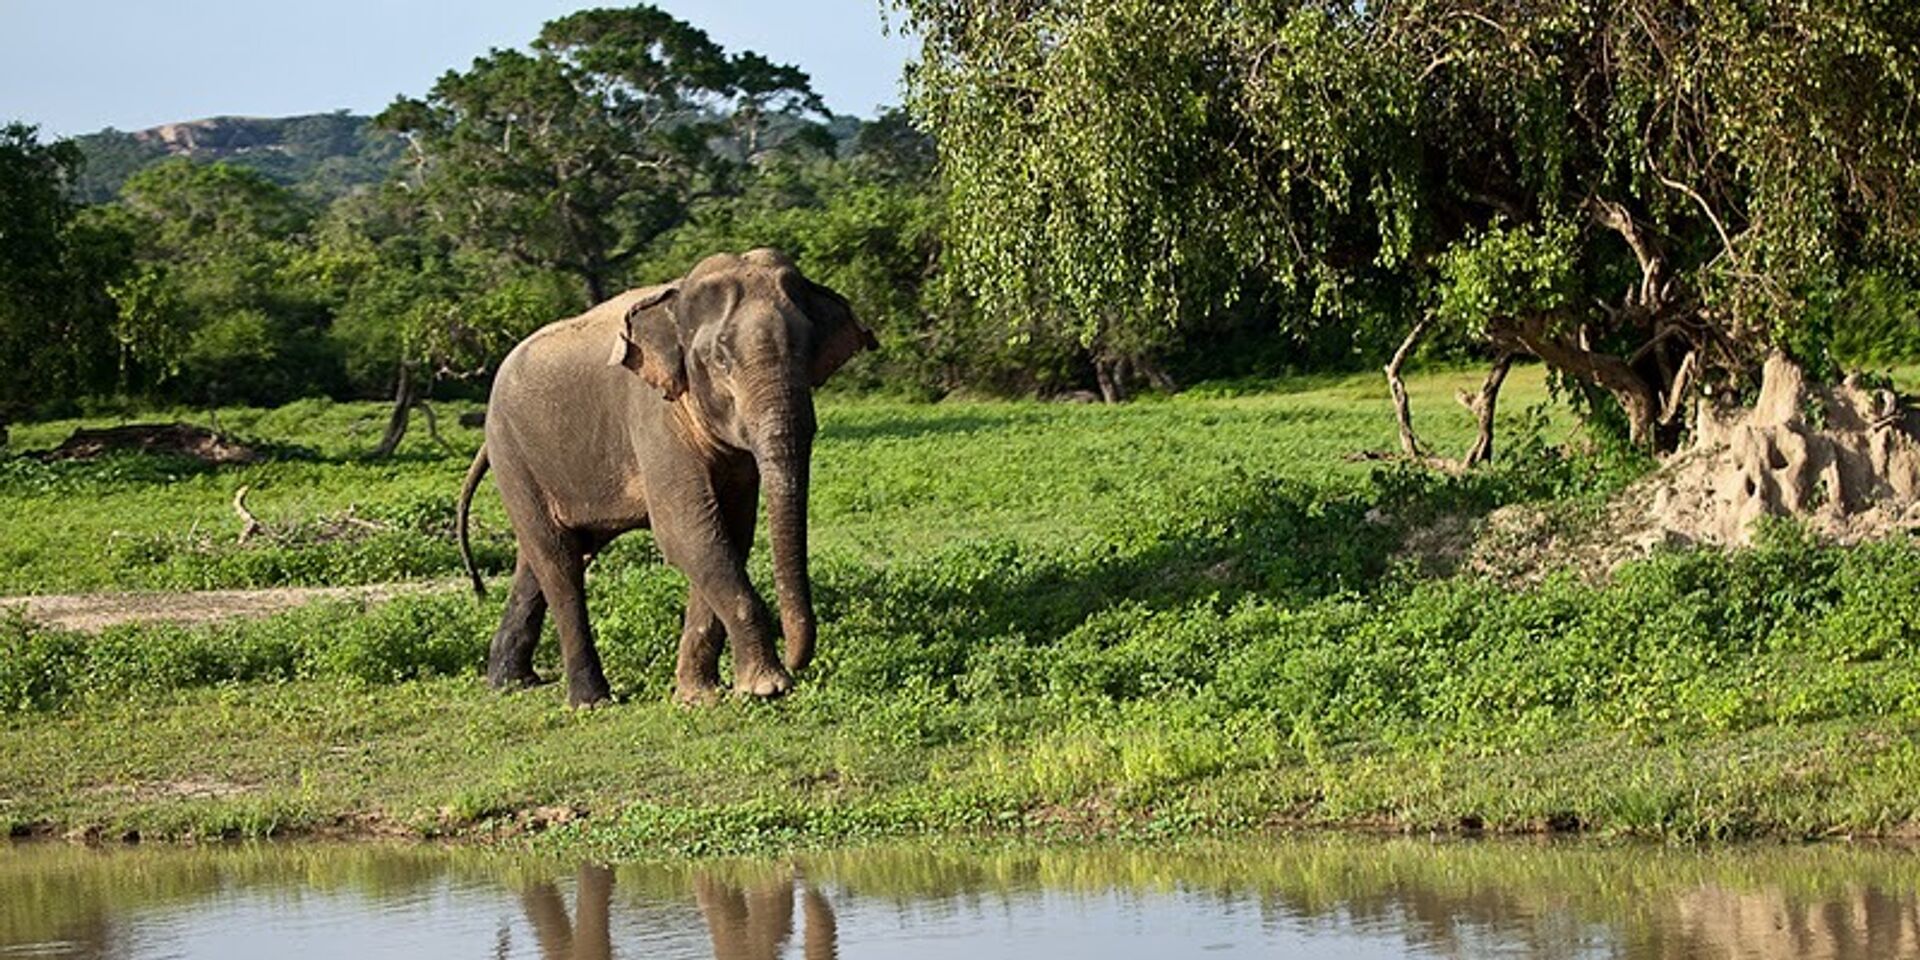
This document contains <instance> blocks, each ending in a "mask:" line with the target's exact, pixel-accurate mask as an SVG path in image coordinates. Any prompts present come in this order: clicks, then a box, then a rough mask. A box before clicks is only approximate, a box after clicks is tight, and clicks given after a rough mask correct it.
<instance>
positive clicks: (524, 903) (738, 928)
mask: <svg viewBox="0 0 1920 960" xmlns="http://www.w3.org/2000/svg"><path fill="white" fill-rule="evenodd" d="M577 886H578V890H579V896H578V897H577V898H576V905H575V907H574V916H573V919H572V920H571V921H569V920H568V918H567V904H566V901H565V900H563V899H561V897H560V891H559V890H558V889H556V888H555V887H554V885H553V884H551V883H537V884H534V885H533V886H530V887H528V888H527V889H526V890H525V891H524V892H523V893H521V895H520V904H521V908H522V909H523V910H525V911H526V914H527V922H528V923H529V924H530V925H532V927H533V934H534V938H535V939H536V940H538V941H539V942H540V956H541V957H542V958H544V960H609V958H611V957H612V956H613V930H612V925H611V923H610V913H611V905H612V901H613V871H612V870H609V869H607V868H606V867H601V866H593V865H583V866H581V868H580V873H579V878H578V881H577ZM796 886H799V887H801V897H800V899H801V903H802V910H803V911H804V912H805V915H806V930H805V932H804V933H803V934H802V936H801V949H802V955H803V956H804V957H805V958H806V960H833V958H834V957H835V956H837V955H838V952H839V946H838V944H839V935H838V928H837V924H836V921H835V920H834V915H833V906H832V905H831V904H829V903H827V898H826V897H825V896H822V895H821V893H820V891H818V890H816V889H814V888H813V886H812V885H810V884H808V885H802V884H801V883H800V881H799V878H798V877H797V876H796V875H794V874H792V873H788V874H786V875H784V876H781V877H778V878H775V879H773V880H770V881H768V882H766V883H762V884H758V885H755V886H752V887H745V888H743V887H740V886H737V885H734V884H731V883H727V882H726V881H724V880H720V879H718V878H716V877H713V876H711V875H707V874H700V875H697V876H695V877H694V879H693V894H694V900H695V902H696V903H698V904H699V906H700V913H701V915H702V916H704V917H705V918H706V921H707V932H708V933H709V934H710V935H711V936H712V938H713V956H714V960H773V958H776V957H779V956H780V954H781V952H782V950H783V949H784V948H785V946H786V944H787V941H788V940H789V939H791V938H792V936H793V894H794V888H795V887H796ZM501 952H502V954H504V953H505V952H506V951H505V950H502V951H501Z"/></svg>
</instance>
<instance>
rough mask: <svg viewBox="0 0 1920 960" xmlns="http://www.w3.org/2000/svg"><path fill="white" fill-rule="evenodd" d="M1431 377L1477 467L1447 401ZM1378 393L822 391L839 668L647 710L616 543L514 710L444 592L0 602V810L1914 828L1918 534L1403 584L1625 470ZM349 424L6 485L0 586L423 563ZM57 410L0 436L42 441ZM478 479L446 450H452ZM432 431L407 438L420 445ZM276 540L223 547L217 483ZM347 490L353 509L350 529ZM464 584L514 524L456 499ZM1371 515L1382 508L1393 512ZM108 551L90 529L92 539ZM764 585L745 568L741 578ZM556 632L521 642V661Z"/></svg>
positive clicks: (1539, 391) (676, 593) (570, 825)
mask: <svg viewBox="0 0 1920 960" xmlns="http://www.w3.org/2000/svg"><path fill="white" fill-rule="evenodd" d="M1471 379H1472V377H1471V375H1470V374H1458V375H1455V374H1436V375H1430V376H1427V377H1423V378H1420V379H1419V380H1418V381H1416V383H1415V385H1414V386H1415V393H1416V402H1420V403H1421V407H1420V408H1419V409H1420V410H1421V412H1422V413H1424V414H1425V419H1424V420H1423V421H1422V428H1423V431H1424V432H1425V433H1426V434H1427V435H1428V436H1429V438H1430V439H1432V440H1434V441H1435V442H1436V443H1437V444H1439V445H1441V446H1442V447H1443V448H1444V447H1459V446H1463V445H1464V442H1465V440H1466V432H1467V422H1466V417H1465V414H1464V413H1463V412H1462V411H1460V410H1459V409H1458V408H1457V407H1455V406H1453V404H1452V403H1451V400H1450V395H1451V393H1452V391H1453V390H1454V389H1456V388H1457V387H1459V386H1462V385H1465V384H1467V383H1469V382H1470V381H1471ZM1380 393H1381V390H1380V389H1379V387H1378V386H1377V381H1376V380H1375V379H1373V378H1365V379H1353V380H1322V381H1315V382H1311V383H1306V384H1295V388H1294V389H1292V390H1289V391H1284V392H1283V391H1279V390H1274V389H1272V388H1268V389H1266V390H1264V391H1252V392H1245V393H1240V392H1234V391H1229V390H1215V391H1195V392H1193V393H1190V394H1187V395H1184V396H1181V397H1178V398H1174V399H1170V400H1158V401H1149V402H1144V403H1140V404H1136V405H1131V406H1127V407H1123V408H1104V407H1081V406H1068V405H1047V404H1034V403H985V402H982V403H947V404H940V405H935V406H925V405H911V404H899V403H891V402H883V401H876V400H832V401H829V402H827V403H826V404H825V405H824V408H823V412H822V421H823V425H824V426H823V434H822V437H821V440H820V443H819V447H818V449H817V451H816V459H815V462H816V477H817V480H816V495H815V499H814V504H813V516H814V523H815V535H814V542H815V551H814V564H813V567H814V573H815V584H816V588H815V592H816V597H817V603H818V608H819V613H820V615H821V619H822V638H823V641H822V650H821V656H820V659H819V661H818V662H817V665H816V666H815V667H814V668H812V670H810V672H809V675H808V676H807V677H805V678H804V682H803V684H802V686H801V688H800V689H799V690H798V691H797V692H796V693H795V694H794V695H793V696H791V697H789V698H787V699H786V700H784V701H781V702H778V703H773V704H746V703H731V704H725V705H722V706H719V707H716V708H712V709H703V710H693V711H686V710H680V709H676V708H673V707H671V706H669V705H668V704H667V703H666V702H665V701H666V693H667V690H668V685H669V683H670V680H671V673H672V663H671V656H672V647H673V639H674V637H675V636H676V634H677V629H678V622H679V610H680V604H681V602H682V599H683V596H684V594H683V583H682V581H681V580H680V578H679V577H678V575H677V574H675V573H674V572H673V571H671V570H669V569H667V568H665V567H663V566H661V565H660V564H659V563H658V562H657V559H656V557H655V556H654V554H653V551H652V549H651V547H650V545H649V543H648V541H647V539H646V538H645V536H644V535H635V536H630V537H629V538H627V539H626V540H625V541H623V542H622V545H621V546H620V547H619V548H617V549H614V550H611V551H609V552H608V553H607V554H606V555H605V556H603V557H602V559H601V560H600V561H598V562H597V564H596V567H595V569H594V572H593V574H592V576H591V577H590V584H589V590H590V604H591V608H592V611H593V613H594V616H595V618H596V626H597V628H598V630H599V635H600V642H601V645H602V652H603V656H604V658H605V660H606V662H607V671H608V675H609V678H610V679H611V680H612V682H613V684H614V687H615V692H616V695H618V696H619V697H621V699H622V701H623V702H621V703H620V704H619V705H617V706H614V707H612V708H609V709H603V710H598V711H592V712H583V713H576V712H570V711H567V710H565V709H564V708H563V707H561V705H560V704H561V700H560V695H559V691H557V690H555V689H553V688H545V689H540V690H535V691H531V692H528V693H523V694H517V695H512V696H499V695H495V694H493V693H491V692H489V691H487V690H486V689H485V688H484V685H483V683H482V682H481V681H480V679H479V677H478V675H477V674H478V669H479V666H480V664H481V660H482V657H483V655H484V649H485V642H486V638H487V636H488V634H489V633H490V631H491V628H492V626H493V620H494V618H495V616H496V615H497V604H498V603H499V597H498V591H496V592H495V597H494V599H493V601H492V602H490V603H488V604H486V605H477V604H475V603H474V602H473V601H472V600H471V599H470V598H469V597H467V596H465V595H464V594H461V593H459V592H457V591H447V592H442V593H429V594H425V595H416V596H406V597H402V598H399V599H396V600H393V601H390V602H387V603H384V604H380V605H377V606H372V607H362V606H359V605H353V604H343V603H333V604H324V605H317V606H313V607H309V608H306V609H301V610H296V611H291V612H288V613H284V614H281V615H277V616H274V617H271V618H267V619H263V620H256V621H246V622H233V623H226V624H219V625H213V626H201V627H193V628H187V627H163V626H151V625H149V626H123V627H118V628H111V629H108V630H107V631H105V632H103V633H101V634H99V635H98V636H83V635H79V634H74V633H68V632H63V631H58V630H52V629H47V628H44V627H41V626H38V625H35V624H32V623H29V622H28V621H26V620H25V619H23V618H21V617H19V616H12V617H9V618H6V619H3V620H0V821H5V822H6V823H7V824H9V825H11V826H13V827H14V828H16V829H36V828H38V829H82V830H90V829H98V830H102V831H106V832H108V833H119V832H124V831H128V830H137V831H140V832H141V833H142V834H143V835H147V836H181V835H207V834H229V833H238V834H244V835H264V834H274V833H280V832H288V831H301V830H315V829H320V830H325V829H348V830H355V831H358V830H368V829H400V830H408V831H416V832H423V833H429V834H455V835H461V836H472V837H496V838H497V837H503V836H513V835H520V834H521V833H522V832H524V831H525V830H526V829H527V827H528V820H529V816H530V814H529V811H535V810H539V809H542V808H561V809H564V810H566V811H568V812H567V813H565V814H562V815H558V816H555V815H552V813H551V810H549V812H548V813H545V814H540V815H539V816H538V819H540V820H543V821H556V820H563V821H566V822H565V823H564V824H561V825H558V826H554V827H552V828H551V829H547V830H545V831H543V832H540V833H539V834H538V840H537V842H538V843H539V844H540V845H542V846H545V847H548V848H554V849H560V848H567V849H572V848H584V849H591V850H595V851H598V852H600V853H604V854H614V855H626V856H633V855H645V854H660V853H672V854H681V853H697V854H712V853H734V852H755V851H765V850H768V849H776V848H784V847H791V846H796V845H812V844H826V843H835V842H841V841H847V840H856V839H869V838H873V837H879V836H897V835H916V834H925V833H940V834H953V833H967V834H974V833H987V834H1000V833H1020V834H1023V835H1042V836H1046V835H1067V836H1083V835H1088V834H1100V835H1121V836H1141V837H1160V836H1189V835H1194V834H1203V833H1238V832H1244V831H1249V830H1255V829H1260V828H1263V827H1270V826H1274V825H1287V824H1337V825H1378V826H1389V827H1399V828H1444V829H1479V828H1489V829H1502V830H1515V829H1566V828H1573V827H1579V828H1584V829H1589V830H1594V831H1599V832H1605V833H1631V834H1643V835H1655V836H1662V837H1684V838H1694V837H1733V836H1757V835H1776V836H1809V835H1820V834H1825V833H1829V832H1835V831H1840V832H1850V833H1898V832H1903V831H1905V830H1907V829H1909V827H1910V825H1911V824H1912V823H1913V822H1914V821H1915V820H1916V810H1915V807H1916V804H1917V803H1920V799H1917V796H1920V795H1916V794H1915V793H1914V792H1913V791H1912V790H1911V789H1909V786H1910V785H1911V784H1912V783H1914V782H1916V779H1915V778H1916V775H1920V748H1917V747H1916V742H1917V741H1916V740H1915V734H1916V733H1920V667H1916V662H1920V661H1916V658H1915V653H1916V652H1920V650H1917V648H1920V602H1916V601H1917V600H1920V547H1916V546H1914V545H1913V544H1911V543H1909V542H1906V541H1896V542H1890V543H1885V544H1880V545H1875V546H1869V547H1865V548H1856V549H1850V550H1849V549H1837V548H1827V547H1821V546H1818V545H1815V544H1812V543H1809V542H1807V541H1805V540H1804V539H1803V538H1801V537H1799V536H1798V535H1796V533H1795V532H1794V531H1793V530H1792V529H1790V528H1781V529H1776V530H1772V531H1770V532H1769V535H1768V536H1766V537H1765V538H1763V543H1762V545H1761V546H1760V547H1758V548H1756V549H1754V550H1751V551H1746V552H1742V553H1737V554H1732V555H1725V554H1719V553H1713V552H1687V551H1673V552H1668V553H1663V554H1659V555H1656V556H1654V557H1653V558H1651V559H1648V560H1645V561H1642V562H1639V563H1636V564H1633V565H1631V566H1629V567H1627V568H1624V569H1623V570H1621V571H1619V572H1618V574H1617V575H1616V576H1615V577H1614V578H1613V579H1612V580H1611V581H1609V582H1606V583H1604V584H1595V583H1591V582H1588V581H1586V580H1583V579H1581V578H1579V577H1577V576H1575V575H1574V574H1573V573H1571V572H1568V573H1564V574H1561V575H1557V576H1552V577H1549V578H1547V579H1546V580H1545V581H1544V582H1543V583H1541V584H1539V585H1537V586H1534V587H1530V588H1527V589H1525V590H1516V589H1512V588H1509V587H1507V586H1503V585H1501V584H1499V583H1495V582H1492V581H1488V580H1483V579H1478V578H1473V577H1467V576H1451V577H1433V576H1429V575H1427V574H1425V573H1423V572H1422V571H1421V569H1420V568H1419V567H1418V566H1417V565H1415V564H1412V563H1410V562H1408V561H1407V560H1406V559H1405V558H1404V557H1403V555H1402V553H1401V550H1400V530H1401V529H1402V527H1401V524H1406V523H1418V522H1420V521H1421V519H1422V518H1424V517H1431V516H1437V515H1439V514H1440V513H1442V512H1445V513H1474V512H1482V511H1485V510H1487V509H1490V508H1491V507H1493V506H1494V505H1496V504H1499V503H1502V502H1507V501H1512V500H1517V499H1546V500H1552V501H1554V502H1556V503H1557V504H1558V507H1557V508H1556V509H1561V510H1564V511H1570V512H1571V513H1572V514H1573V515H1576V516H1577V514H1578V511H1580V510H1582V509H1588V508H1590V506H1591V504H1592V502H1593V498H1594V495H1595V491H1605V490H1607V489H1611V488H1612V487H1614V486H1617V485H1618V484H1619V483H1620V482H1621V481H1622V480H1623V479H1625V478H1626V477H1629V476H1631V474H1632V469H1633V467H1632V465H1631V464H1630V463H1622V462H1621V461H1619V460H1617V459H1608V458H1565V457H1554V456H1551V455H1549V454H1548V453H1545V452H1543V451H1542V449H1541V448H1540V446H1539V444H1538V443H1537V442H1528V441H1526V440H1524V439H1522V438H1523V437H1524V436H1526V435H1529V434H1531V435H1533V436H1544V437H1546V438H1548V439H1554V440H1557V439H1558V438H1559V436H1560V435H1561V433H1563V431H1564V427H1563V426H1562V425H1561V424H1562V423H1563V418H1555V417H1552V416H1549V415H1548V414H1546V413H1544V412H1542V411H1541V410H1540V409H1530V408H1535V407H1536V406H1537V405H1538V404H1539V402H1540V401H1541V400H1542V399H1543V398H1544V396H1545V393H1544V389H1543V387H1542V385H1541V382H1540V380H1539V378H1538V377H1537V375H1536V374H1535V372H1534V371H1532V370H1527V371H1523V372H1522V373H1521V374H1516V377H1515V379H1514V382H1513V383H1512V384H1511V385H1510V386H1509V390H1508V395H1507V396H1506V398H1505V401H1506V402H1505V404H1504V405H1503V409H1505V410H1507V411H1509V414H1508V416H1509V418H1510V420H1509V423H1508V427H1509V428H1511V429H1509V430H1508V432H1507V434H1506V436H1507V437H1508V438H1510V439H1513V440H1514V441H1515V442H1513V443H1510V444H1509V446H1510V447H1511V448H1512V454H1513V455H1512V456H1511V457H1510V458H1509V460H1508V465H1507V466H1505V467H1502V468H1500V469H1497V470H1494V471H1490V472H1487V473H1484V474H1481V475H1477V476H1474V477H1471V478H1467V479H1464V480H1446V479H1442V478H1439V477H1436V476H1432V475H1427V474H1423V473H1419V472H1415V471H1412V470H1409V469H1405V468H1397V467H1381V466H1380V465H1378V464H1368V463H1364V462H1350V461H1348V460H1346V459H1345V455H1346V454H1349V453H1351V452H1353V451H1356V450H1361V449H1384V448H1386V447H1388V446H1389V445H1390V444H1391V442H1392V423H1391V419H1390V418H1389V417H1387V416H1385V415H1384V413H1383V408H1382V406H1381V403H1382V400H1381V397H1380ZM374 413H375V410H374V408H372V407H353V406H348V407H341V406H327V405H312V404H303V405H296V407H295V408H283V409H281V410H277V411H264V412H263V411H238V410H235V411H223V412H222V413H221V422H222V424H223V425H225V426H227V427H229V428H230V429H235V430H238V431H240V432H242V433H244V434H248V435H251V436H254V437H257V438H260V439H263V440H269V441H272V442H274V443H277V444H280V445H282V446H281V447H280V449H281V450H282V454H283V455H282V457H281V458H280V459H276V460H274V461H272V462H269V463H266V464H262V465H258V466H252V467H245V468H225V469H219V470H201V469H188V468H187V467H186V466H185V465H181V464H160V463H155V462H152V461H151V460H147V459H141V458H118V459H114V460H110V461H106V462H103V463H97V464H86V465H78V464H65V465H41V464H38V463H35V462H32V461H27V460H23V459H15V460H10V461H5V462H4V465H0V470H4V471H5V473H4V476H3V477H0V517H3V518H4V522H5V527H4V529H5V531H6V537H5V541H6V547H5V549H6V550H7V551H8V555H7V558H6V560H7V562H6V564H5V569H4V571H0V577H3V578H4V579H0V584H4V589H5V590H7V591H10V592H15V593H18V592H29V591H53V590H88V589H96V588H122V587H150V586H250V585H283V584H289V583H342V582H374V581H380V580H387V579H394V578H403V577H427V578H442V577H446V578H450V577H452V576H453V575H454V573H455V571H456V570H457V561H456V560H455V558H454V555H453V553H452V549H451V546H450V540H449V536H448V530H447V524H448V521H449V520H450V510H451V508H450V506H448V503H449V502H450V500H451V494H452V492H453V489H454V487H455V486H457V482H458V478H459V475H460V473H461V471H462V470H463V469H464V466H465V458H464V456H459V455H455V454H447V453H442V452H440V451H438V450H437V449H436V448H434V447H432V446H431V445H430V444H428V443H426V442H425V441H424V438H418V441H417V443H416V445H415V446H412V447H409V448H408V451H409V452H408V453H407V455H406V456H403V457H402V458H401V459H400V460H398V461H396V462H393V463H388V464H381V465H369V464H366V463H363V462H361V461H359V460H358V459H357V458H356V453H357V448H356V446H355V444H356V443H357V444H367V445H370V444H371V443H372V440H373V438H372V437H371V435H369V434H363V435H362V436H361V437H360V438H359V439H357V440H356V439H352V438H350V437H349V436H348V430H347V428H348V426H349V425H350V424H352V423H353V422H355V421H356V420H359V419H363V418H366V417H368V416H370V415H373V414H374ZM71 426H72V424H44V425H38V426H34V427H28V428H21V429H19V430H17V431H16V437H17V438H18V439H17V441H16V442H17V443H18V444H19V445H20V446H25V447H31V446H35V445H39V446H45V445H50V444H51V443H53V442H54V441H56V440H57V439H58V438H59V437H60V436H62V435H64V432H65V430H67V429H70V428H71ZM449 440H450V442H451V443H452V444H454V446H455V447H456V448H458V449H459V450H461V451H464V450H467V449H471V447H472V445H473V444H474V443H475V442H477V438H476V437H474V436H473V435H472V434H471V433H467V432H459V431H455V432H451V433H450V434H449ZM410 442H415V441H410ZM242 483H246V484H250V485H252V486H253V487H254V488H255V489H256V490H257V491H258V493H257V495H256V497H255V499H253V500H251V501H250V502H251V503H252V504H253V506H254V510H255V512H256V513H258V514H259V515H260V516H261V518H262V519H263V520H264V521H266V522H267V523H268V525H269V528H270V529H272V530H274V531H277V533H276V535H275V536H270V537H267V538H264V539H263V538H255V539H254V540H253V541H251V542H249V543H248V544H245V545H241V544H235V543H234V542H233V533H234V531H235V528H236V526H237V523H236V521H235V519H234V517H233V516H232V514H231V512H230V508H229V507H228V501H229V499H230V498H231V493H232V491H233V489H234V488H235V487H237V486H238V485H239V484H242ZM349 509H351V510H352V511H353V515H354V516H355V517H359V518H362V519H366V520H368V521H370V522H372V523H374V524H375V528H368V527H365V526H362V525H358V524H350V525H346V526H348V527H351V528H352V531H357V532H346V533H341V532H340V528H341V527H342V525H341V524H339V523H337V522H334V521H335V520H337V518H338V517H340V516H343V515H345V513H346V511H348V510H349ZM480 510H481V514H480V518H479V519H480V530H481V532H482V536H481V541H482V543H483V544H484V548H483V556H484V558H485V559H486V562H487V564H488V565H489V566H490V567H491V568H492V569H494V570H495V571H499V570H501V569H503V568H504V566H505V565H506V563H507V562H508V560H509V558H510V556H511V553H510V540H509V539H508V537H507V534H506V531H505V528H504V524H503V521H502V519H501V517H500V514H499V513H498V508H497V504H496V503H495V502H494V501H493V499H492V498H491V496H490V495H488V496H483V497H482V499H481V502H480ZM1383 514H1385V515H1388V516H1391V517H1392V518H1394V519H1395V520H1396V521H1397V523H1396V522H1381V517H1382V515H1383ZM122 543H124V544H127V545H128V546H124V547H117V546H115V544H122ZM760 563H761V569H760V570H759V574H760V576H761V577H762V579H763V581H764V579H765V572H766V571H765V568H764V564H765V558H764V551H762V552H761V558H760ZM551 646H552V645H551V644H548V645H545V648H544V649H545V651H546V653H547V655H548V656H549V657H550V656H551V655H552V650H551Z"/></svg>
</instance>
